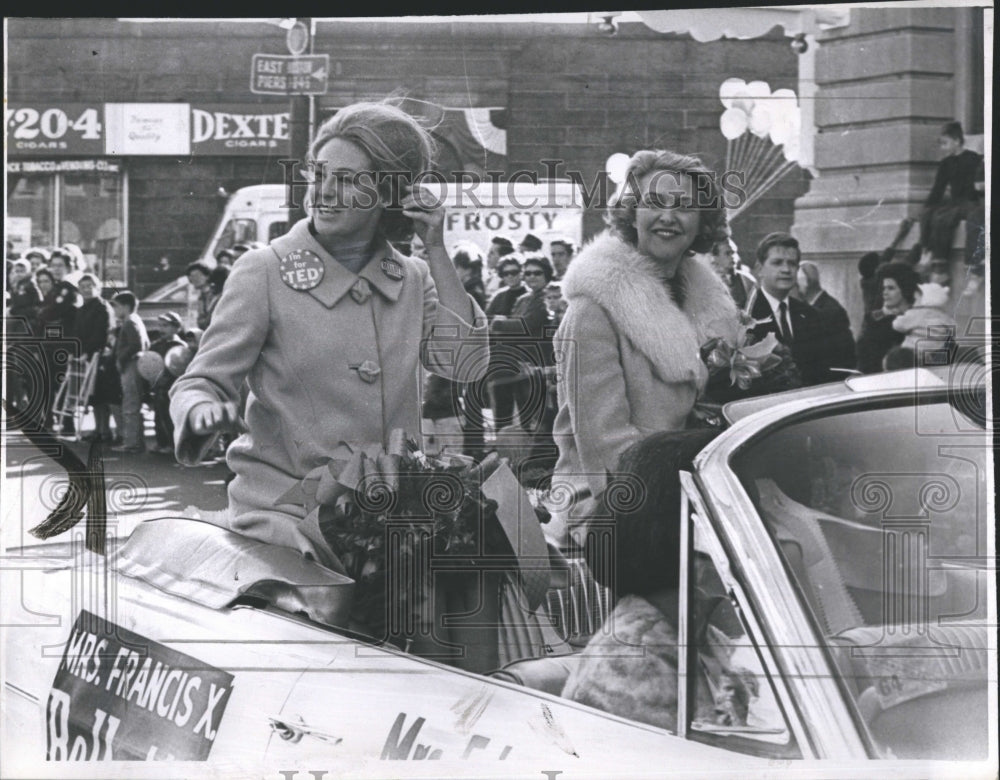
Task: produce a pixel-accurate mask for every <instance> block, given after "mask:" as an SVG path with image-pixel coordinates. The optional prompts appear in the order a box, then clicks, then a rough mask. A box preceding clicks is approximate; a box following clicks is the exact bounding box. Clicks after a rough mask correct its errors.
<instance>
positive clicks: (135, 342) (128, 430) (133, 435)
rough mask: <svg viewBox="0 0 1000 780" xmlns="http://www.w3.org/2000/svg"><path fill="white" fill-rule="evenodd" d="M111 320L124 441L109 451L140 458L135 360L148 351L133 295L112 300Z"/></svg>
mask: <svg viewBox="0 0 1000 780" xmlns="http://www.w3.org/2000/svg"><path fill="white" fill-rule="evenodd" d="M111 304H112V306H114V309H115V316H116V317H117V318H118V321H119V322H120V323H121V332H120V333H119V335H118V340H117V341H116V342H115V352H114V355H115V364H116V365H117V366H118V373H119V374H120V375H121V378H122V423H123V425H124V427H125V430H124V431H123V434H122V435H123V439H124V441H123V442H122V443H121V445H120V446H117V447H112V448H111V449H113V450H115V451H117V452H127V453H131V454H140V453H143V452H145V451H146V442H145V436H144V435H143V423H142V398H143V395H145V392H144V390H145V388H144V386H143V379H142V377H141V376H140V375H139V366H138V360H137V359H138V356H139V353H140V352H144V351H146V350H147V349H149V336H147V335H146V326H145V325H144V324H143V322H142V320H141V319H140V318H139V315H138V314H136V309H138V308H139V302H138V301H137V300H136V297H135V295H133V294H132V293H130V292H128V291H125V292H120V293H118V294H117V295H116V296H115V297H114V298H113V299H112V300H111Z"/></svg>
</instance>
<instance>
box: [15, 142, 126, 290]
mask: <svg viewBox="0 0 1000 780" xmlns="http://www.w3.org/2000/svg"><path fill="white" fill-rule="evenodd" d="M32 169H36V170H32ZM7 186H8V191H9V192H10V195H9V197H8V199H7V222H8V225H13V226H15V227H16V232H17V236H16V238H17V242H16V243H17V245H16V247H15V248H16V249H17V250H18V251H20V252H24V250H26V249H27V248H28V247H29V246H44V247H53V246H62V245H64V244H76V245H77V246H79V247H80V249H81V250H83V254H84V256H85V257H86V259H87V265H88V269H87V270H89V271H91V272H92V273H94V274H96V275H97V276H98V278H100V279H101V280H102V281H103V282H110V283H113V284H117V285H121V286H124V285H125V283H126V261H127V258H126V253H125V235H124V225H125V198H124V187H125V179H124V174H123V173H122V171H121V170H120V168H119V166H118V164H117V163H112V162H106V161H96V162H95V161H93V160H91V161H82V160H60V161H58V162H51V163H50V162H29V161H24V162H11V163H9V164H8V179H7Z"/></svg>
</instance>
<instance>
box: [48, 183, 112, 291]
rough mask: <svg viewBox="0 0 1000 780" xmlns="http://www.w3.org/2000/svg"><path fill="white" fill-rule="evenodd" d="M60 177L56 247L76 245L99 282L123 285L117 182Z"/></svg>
mask: <svg viewBox="0 0 1000 780" xmlns="http://www.w3.org/2000/svg"><path fill="white" fill-rule="evenodd" d="M62 177H63V180H62V187H61V190H60V208H59V214H60V231H59V233H60V235H59V241H60V243H63V244H65V243H73V244H77V245H78V246H79V247H80V249H82V250H83V254H84V256H85V257H86V258H87V263H88V265H89V266H90V268H91V270H92V271H93V272H94V273H96V274H97V275H98V276H99V278H101V279H102V280H103V281H105V282H116V283H119V284H124V283H125V265H124V260H123V252H122V239H123V235H122V211H123V205H122V188H121V179H120V178H119V177H117V176H108V175H106V174H99V173H97V172H83V173H64V174H63V175H62Z"/></svg>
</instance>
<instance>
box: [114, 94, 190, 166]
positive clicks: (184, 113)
mask: <svg viewBox="0 0 1000 780" xmlns="http://www.w3.org/2000/svg"><path fill="white" fill-rule="evenodd" d="M104 116H105V120H106V122H107V140H106V144H105V154H109V155H114V156H122V155H160V154H165V155H173V154H176V155H185V156H186V155H188V154H190V153H191V130H190V126H191V112H190V106H189V105H188V104H187V103H105V105H104Z"/></svg>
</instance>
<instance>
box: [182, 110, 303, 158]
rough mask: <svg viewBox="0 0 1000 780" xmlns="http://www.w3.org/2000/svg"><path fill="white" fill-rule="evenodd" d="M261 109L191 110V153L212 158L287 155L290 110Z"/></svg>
mask: <svg viewBox="0 0 1000 780" xmlns="http://www.w3.org/2000/svg"><path fill="white" fill-rule="evenodd" d="M283 108H284V110H278V107H277V106H274V107H271V106H260V105H240V104H225V105H204V104H196V105H192V106H191V153H192V154H195V155H198V156H208V155H252V154H261V153H270V154H275V153H277V154H285V153H286V152H287V151H288V119H289V114H288V108H287V105H286V106H284V107H283Z"/></svg>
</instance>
